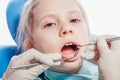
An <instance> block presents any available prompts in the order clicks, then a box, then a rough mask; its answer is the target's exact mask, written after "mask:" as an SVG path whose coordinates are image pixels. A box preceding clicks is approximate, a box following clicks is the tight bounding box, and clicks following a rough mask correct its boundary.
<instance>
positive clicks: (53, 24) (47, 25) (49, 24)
mask: <svg viewBox="0 0 120 80" xmlns="http://www.w3.org/2000/svg"><path fill="white" fill-rule="evenodd" d="M55 25H56V23H47V24H46V25H45V26H44V27H52V26H55Z"/></svg>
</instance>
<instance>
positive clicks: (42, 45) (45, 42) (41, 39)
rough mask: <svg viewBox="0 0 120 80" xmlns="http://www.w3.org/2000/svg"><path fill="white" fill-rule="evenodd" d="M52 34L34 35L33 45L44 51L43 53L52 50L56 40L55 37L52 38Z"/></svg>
mask: <svg viewBox="0 0 120 80" xmlns="http://www.w3.org/2000/svg"><path fill="white" fill-rule="evenodd" d="M53 37H54V36H53V35H52V38H51V35H49V34H45V35H40V34H39V35H36V36H35V37H34V38H33V39H34V40H33V41H34V42H33V43H34V47H35V48H36V49H37V50H39V51H41V52H44V53H49V52H52V51H53V50H54V49H52V48H55V46H56V45H55V43H57V42H56V41H58V40H56V38H53Z"/></svg>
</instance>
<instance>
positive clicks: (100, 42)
mask: <svg viewBox="0 0 120 80" xmlns="http://www.w3.org/2000/svg"><path fill="white" fill-rule="evenodd" d="M111 37H113V36H111ZM106 38H108V36H106V37H100V38H98V39H97V48H98V52H99V55H100V56H99V59H98V65H99V68H100V72H102V73H100V76H104V79H105V80H120V70H119V69H120V40H116V41H112V42H111V43H109V45H108V44H107V42H106V40H105V39H106ZM102 80H103V79H102Z"/></svg>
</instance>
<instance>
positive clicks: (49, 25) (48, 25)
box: [44, 19, 80, 27]
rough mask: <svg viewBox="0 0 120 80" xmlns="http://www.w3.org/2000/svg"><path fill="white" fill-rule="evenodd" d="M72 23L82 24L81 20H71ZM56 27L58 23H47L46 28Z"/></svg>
mask: <svg viewBox="0 0 120 80" xmlns="http://www.w3.org/2000/svg"><path fill="white" fill-rule="evenodd" d="M70 22H72V23H78V22H80V20H79V19H71V20H70ZM55 25H56V23H52V22H51V23H47V24H46V25H45V26H44V27H51V26H55Z"/></svg>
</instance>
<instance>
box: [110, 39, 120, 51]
mask: <svg viewBox="0 0 120 80" xmlns="http://www.w3.org/2000/svg"><path fill="white" fill-rule="evenodd" d="M110 49H111V50H113V51H116V50H117V51H118V50H120V40H115V41H112V42H111V48H110Z"/></svg>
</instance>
